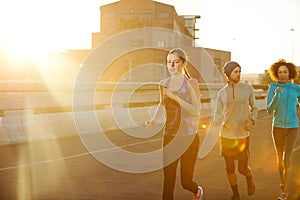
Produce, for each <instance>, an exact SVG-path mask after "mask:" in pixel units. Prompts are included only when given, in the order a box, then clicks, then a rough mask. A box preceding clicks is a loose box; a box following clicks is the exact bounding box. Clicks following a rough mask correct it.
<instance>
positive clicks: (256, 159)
mask: <svg viewBox="0 0 300 200" xmlns="http://www.w3.org/2000/svg"><path fill="white" fill-rule="evenodd" d="M203 134H204V133H200V137H201V138H203ZM107 135H108V136H109V138H110V140H111V141H112V142H113V143H114V144H115V145H117V146H119V147H120V148H122V149H124V150H126V151H132V152H136V153H141V152H148V151H149V150H150V151H151V150H156V149H159V148H160V147H161V135H160V134H158V135H156V136H153V137H152V138H151V139H150V140H143V141H141V140H136V139H133V138H132V137H127V136H126V135H125V134H124V133H122V132H120V131H111V132H109V133H107ZM299 138H300V137H299ZM95 142H97V141H95ZM298 145H299V146H300V142H299V141H298V142H297V148H296V149H295V152H294V156H293V168H292V177H291V179H290V198H289V199H290V200H299V199H300V150H299V148H298V147H299V146H298ZM146 149H147V150H146ZM106 150H107V151H110V150H111V149H106ZM250 151H251V161H250V162H251V166H252V169H253V174H254V181H255V184H256V188H257V190H256V193H255V194H254V195H253V196H252V197H248V196H247V195H246V182H245V180H244V178H243V177H241V176H240V175H238V180H239V189H240V194H241V197H242V198H241V199H243V200H249V199H253V200H254V199H255V200H272V199H274V200H275V199H276V197H277V196H278V195H279V191H280V189H279V174H278V171H277V166H276V157H275V150H274V147H273V143H272V138H271V118H270V117H268V116H265V115H261V116H260V118H259V120H258V121H257V123H256V125H255V128H254V130H253V131H252V133H251V141H250ZM109 155H112V156H113V155H114V154H109ZM0 157H1V162H0V181H1V182H0V184H1V185H0V199H1V200H2V199H3V200H10V199H17V200H31V199H35V200H41V199H44V200H46V199H51V200H52V199H66V200H72V199H82V200H89V199H91V200H93V199H101V200H114V199H122V200H141V199H148V200H159V199H161V192H162V181H163V179H162V177H163V174H162V170H161V169H159V170H156V171H153V172H147V173H126V172H122V171H118V170H115V169H112V168H111V167H108V166H106V165H104V164H102V163H101V162H100V161H99V160H98V159H96V158H95V157H94V156H93V155H91V154H90V153H88V152H87V150H86V148H85V146H84V145H83V143H82V141H81V140H80V138H79V137H78V136H73V137H68V138H62V139H53V140H46V141H36V142H30V143H21V144H10V145H2V146H0ZM112 159H118V160H119V161H120V162H121V163H122V162H124V163H123V164H124V165H126V164H127V165H128V164H130V163H128V161H126V160H125V158H121V157H120V158H116V157H113V158H112ZM149 162H151V160H150V161H149ZM178 174H179V173H178ZM195 180H196V181H197V182H198V183H199V184H200V185H202V186H203V188H204V191H205V198H204V199H205V200H227V199H229V197H230V195H231V191H230V187H229V184H228V182H227V179H226V175H225V169H224V161H223V158H222V157H220V156H219V146H218V145H216V146H215V148H214V149H213V151H212V152H211V153H210V154H209V156H208V157H206V158H205V159H202V160H199V159H198V160H197V163H196V171H195ZM174 193H175V200H190V199H191V194H190V193H189V192H187V191H185V190H184V189H183V188H182V187H181V185H180V179H179V175H178V178H177V183H176V188H175V192H174Z"/></svg>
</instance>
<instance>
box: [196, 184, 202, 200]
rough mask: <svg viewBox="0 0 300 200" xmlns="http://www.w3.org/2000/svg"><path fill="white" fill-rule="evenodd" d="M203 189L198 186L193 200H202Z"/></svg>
mask: <svg viewBox="0 0 300 200" xmlns="http://www.w3.org/2000/svg"><path fill="white" fill-rule="evenodd" d="M203 195H204V192H203V188H202V187H201V186H200V185H199V186H198V192H197V194H194V198H193V200H203Z"/></svg>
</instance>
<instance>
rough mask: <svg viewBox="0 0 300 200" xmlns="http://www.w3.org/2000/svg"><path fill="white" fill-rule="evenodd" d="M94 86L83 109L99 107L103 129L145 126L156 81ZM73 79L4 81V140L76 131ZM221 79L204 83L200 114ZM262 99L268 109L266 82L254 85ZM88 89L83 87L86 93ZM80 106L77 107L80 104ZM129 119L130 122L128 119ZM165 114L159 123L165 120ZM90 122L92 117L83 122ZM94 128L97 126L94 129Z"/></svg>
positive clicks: (0, 110) (0, 130)
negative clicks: (90, 102) (93, 98)
mask: <svg viewBox="0 0 300 200" xmlns="http://www.w3.org/2000/svg"><path fill="white" fill-rule="evenodd" d="M86 84H87V87H86V88H87V89H86V91H83V92H86V93H90V92H93V94H94V96H95V100H94V102H93V104H92V105H89V104H84V105H85V106H84V107H82V108H80V111H76V112H80V115H81V116H83V117H85V116H86V117H89V113H90V112H91V111H92V112H94V114H95V116H96V118H97V120H98V122H99V126H100V127H101V129H102V130H103V131H107V130H114V129H119V128H120V126H121V127H122V128H124V129H126V128H132V127H134V126H143V124H144V122H145V121H146V120H147V119H149V111H150V110H152V112H153V109H154V107H155V105H157V103H158V101H159V92H158V86H157V83H143V84H141V83H121V84H119V85H118V86H117V87H116V84H115V83H100V84H98V86H97V87H96V88H95V90H94V91H89V90H90V89H89V88H90V87H89V86H88V85H89V83H86ZM73 87H74V86H73V83H69V82H55V83H47V84H45V83H42V82H21V81H20V82H12V81H10V82H0V114H1V118H0V144H11V143H16V142H17V143H18V142H27V141H33V140H41V139H51V138H62V137H67V136H72V135H75V134H77V130H76V124H75V121H74V115H73V114H74V113H73V108H72V102H73V99H72V98H73V90H74V88H73ZM221 87H223V85H222V84H210V85H205V84H200V85H199V89H200V93H201V100H202V105H201V118H207V117H210V115H211V113H212V111H213V109H214V106H215V98H216V95H217V91H218V90H219V89H220V88H221ZM254 88H255V90H256V96H257V105H258V107H259V109H265V106H266V105H265V102H266V100H265V97H266V86H255V87H254ZM83 94H84V93H83ZM76 110H78V109H76ZM128 119H130V122H132V123H128ZM163 121H164V120H163V118H162V119H161V120H160V123H163ZM84 126H86V128H87V129H88V128H90V127H91V126H90V124H89V120H87V124H84V125H83V127H84ZM94 131H97V129H95V130H94Z"/></svg>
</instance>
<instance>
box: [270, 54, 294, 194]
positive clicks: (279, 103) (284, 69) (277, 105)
mask: <svg viewBox="0 0 300 200" xmlns="http://www.w3.org/2000/svg"><path fill="white" fill-rule="evenodd" d="M269 74H270V76H271V78H272V80H273V81H274V82H273V83H271V84H270V85H269V90H268V98H267V111H268V113H269V114H272V113H274V115H273V122H272V137H273V142H274V147H275V150H276V153H277V164H278V169H279V174H280V180H281V183H280V189H281V194H280V196H279V197H278V198H277V199H278V200H286V199H287V198H288V195H289V193H288V178H289V174H290V171H291V157H292V153H293V148H294V146H295V143H296V139H297V134H298V127H299V120H298V117H297V110H296V107H297V104H298V103H299V102H300V98H299V97H300V86H298V85H295V84H294V83H293V80H294V79H296V78H297V77H298V74H299V70H298V68H297V66H296V65H295V64H293V63H291V62H286V61H285V60H284V59H280V60H278V61H277V62H275V63H273V64H272V65H271V66H270V69H269Z"/></svg>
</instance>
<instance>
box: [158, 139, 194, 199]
mask: <svg viewBox="0 0 300 200" xmlns="http://www.w3.org/2000/svg"><path fill="white" fill-rule="evenodd" d="M185 137H189V136H185ZM193 137H194V136H193ZM172 139H173V136H164V146H166V145H167V144H168V143H169V142H170V141H171V140H172ZM198 150H199V136H198V135H196V136H195V138H194V140H193V142H192V144H191V145H190V146H189V148H188V149H187V150H186V151H185V152H184V153H183V154H182V155H181V156H180V158H178V159H176V160H175V161H174V162H172V163H171V164H169V165H168V166H165V167H164V184H163V196H162V199H163V200H172V199H173V193H174V187H175V182H176V170H177V165H178V161H179V160H180V177H181V184H182V187H183V188H184V189H186V190H189V191H191V192H192V193H197V192H198V185H197V183H196V182H194V181H193V176H194V168H195V164H196V158H197V155H198ZM164 156H165V155H164Z"/></svg>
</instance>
